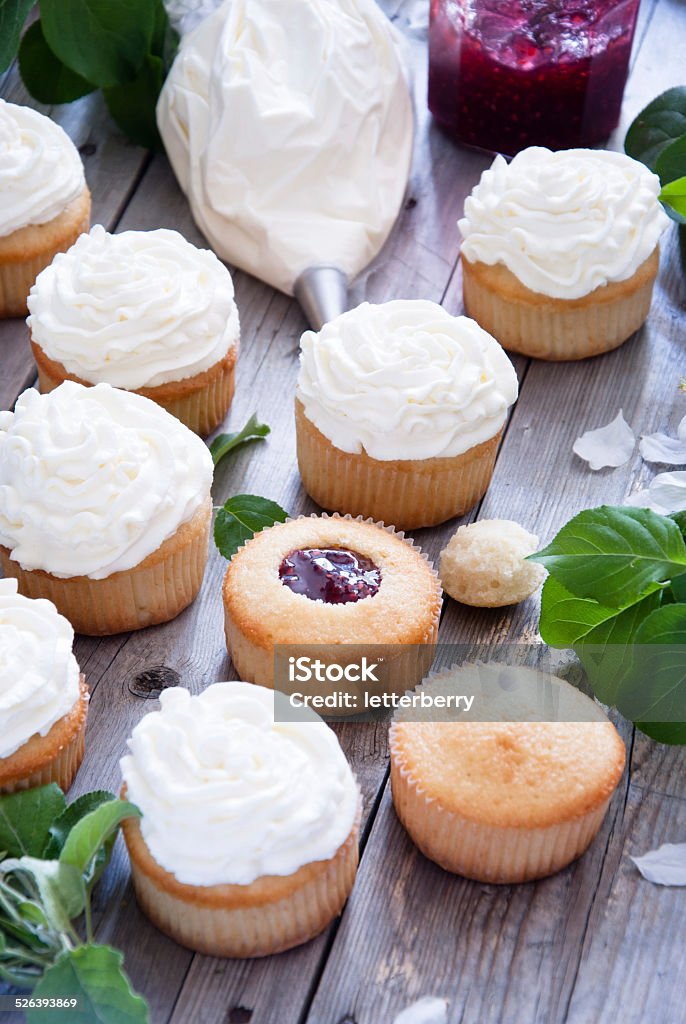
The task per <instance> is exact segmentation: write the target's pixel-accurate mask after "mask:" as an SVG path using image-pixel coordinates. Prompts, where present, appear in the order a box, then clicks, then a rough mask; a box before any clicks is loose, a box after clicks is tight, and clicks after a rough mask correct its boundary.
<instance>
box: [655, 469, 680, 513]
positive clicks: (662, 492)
mask: <svg viewBox="0 0 686 1024" xmlns="http://www.w3.org/2000/svg"><path fill="white" fill-rule="evenodd" d="M648 494H649V495H650V501H651V506H652V505H654V506H657V508H658V511H660V512H661V513H662V514H663V515H666V514H667V513H668V512H683V511H684V509H686V472H684V471H683V470H682V471H681V472H676V473H658V475H657V476H656V477H655V479H654V480H651V482H650V486H649V487H648Z"/></svg>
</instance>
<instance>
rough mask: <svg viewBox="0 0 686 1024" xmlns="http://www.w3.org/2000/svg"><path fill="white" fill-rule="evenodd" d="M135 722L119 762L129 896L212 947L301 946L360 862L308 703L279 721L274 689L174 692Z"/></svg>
mask: <svg viewBox="0 0 686 1024" xmlns="http://www.w3.org/2000/svg"><path fill="white" fill-rule="evenodd" d="M160 705H161V707H160V710H159V711H153V712H152V713H150V714H148V715H146V716H145V718H143V719H142V720H141V721H140V722H139V724H138V725H137V726H136V728H135V729H134V731H133V735H132V737H131V739H130V740H129V751H130V752H129V753H128V754H127V755H126V757H124V758H122V761H121V770H122V776H123V780H124V790H123V792H125V793H126V796H127V797H128V799H130V800H132V801H133V803H135V804H136V805H137V807H138V808H139V809H140V811H141V813H142V817H141V819H140V820H138V819H129V820H128V821H126V822H125V823H124V838H125V840H126V845H127V848H128V851H129V856H130V858H131V871H132V875H133V883H134V887H135V890H136V897H137V899H138V902H139V904H140V906H141V908H142V910H143V912H144V913H145V914H146V915H147V916H148V917H149V918H150V920H151V921H152V922H153V924H155V925H156V926H157V927H158V928H159V929H160V930H161V931H163V932H165V933H166V934H167V935H170V936H171V937H172V938H173V939H175V940H176V941H177V942H180V943H181V944H182V945H184V946H188V947H189V948H190V949H195V950H198V951H199V952H201V953H206V954H209V955H211V956H227V957H228V956H230V957H253V956H267V955H268V954H271V953H278V952H280V951H281V950H284V949H290V948H291V947H292V946H297V945H299V944H300V943H303V942H307V941H308V939H311V938H312V937H313V936H315V935H317V934H318V933H319V932H321V931H322V930H323V929H324V928H326V926H327V925H328V924H329V923H330V922H331V921H332V920H333V918H334V917H336V915H337V914H339V913H340V912H341V910H342V909H343V905H344V903H345V901H346V900H347V898H348V896H349V895H350V891H351V889H352V886H353V882H354V879H355V873H356V870H357V861H358V843H357V841H358V830H359V815H360V797H359V792H358V788H357V784H356V782H355V778H354V776H353V774H352V771H351V770H350V767H349V765H348V763H347V761H346V759H345V756H344V755H343V751H342V750H341V748H340V746H339V744H338V740H337V739H336V736H335V734H334V733H333V732H332V731H331V730H330V729H329V728H328V726H326V725H324V723H323V722H322V721H321V719H319V718H318V717H317V715H315V714H314V713H313V712H306V711H303V713H302V715H301V718H302V720H301V721H298V722H292V721H290V722H286V723H281V722H278V721H275V717H274V707H275V705H274V695H273V694H272V693H270V692H269V691H267V690H264V689H262V688H261V687H257V686H251V685H250V684H247V683H215V684H214V685H213V686H209V687H208V688H207V689H206V690H205V691H204V692H203V693H201V694H200V695H199V696H197V697H193V696H191V694H190V693H189V692H188V691H187V690H184V689H181V688H179V687H175V688H172V689H169V690H165V691H164V693H163V694H162V696H161V697H160Z"/></svg>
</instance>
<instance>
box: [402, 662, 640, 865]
mask: <svg viewBox="0 0 686 1024" xmlns="http://www.w3.org/2000/svg"><path fill="white" fill-rule="evenodd" d="M419 691H421V692H422V693H423V694H425V695H426V697H427V698H428V697H429V696H431V697H433V698H434V699H435V698H436V696H440V697H443V698H444V699H445V698H446V697H448V696H451V695H452V696H455V695H459V694H465V695H470V696H472V697H473V704H472V706H471V709H470V712H469V713H467V712H465V711H456V710H454V709H453V710H441V709H440V708H439V707H438V705H437V704H435V705H434V706H433V708H431V709H430V710H427V711H421V712H417V711H402V712H398V713H397V714H396V717H395V720H394V722H393V724H392V726H391V731H390V748H391V785H392V790H393V803H394V805H395V809H396V811H397V814H398V817H399V818H400V820H401V822H402V823H403V825H404V826H405V828H406V829H407V831H408V832H409V834H410V836H411V837H412V839H413V840H414V842H415V843H416V844H417V846H418V847H419V849H420V850H421V851H422V853H424V854H425V855H426V856H427V857H428V858H429V859H430V860H433V861H435V862H436V863H437V864H440V865H441V867H443V868H445V869H446V870H447V871H454V872H455V873H456V874H459V875H465V876H466V877H467V878H474V879H476V880H478V881H481V882H502V883H511V882H526V881H531V880H532V879H534V878H542V877H544V876H545V875H550V874H553V873H554V872H555V871H559V870H560V869H561V868H563V867H566V865H567V864H569V863H570V862H571V861H573V860H574V859H575V858H576V857H579V856H581V854H582V853H583V852H584V851H585V850H586V849H587V847H588V846H589V844H590V843H591V842H592V840H593V838H594V836H595V835H596V833H597V832H598V829H599V828H600V826H601V824H602V822H603V818H604V817H605V814H606V812H607V808H608V805H609V802H610V799H611V797H612V794H613V792H614V790H615V788H616V786H617V783H618V782H619V779H620V777H621V775H622V771H623V769H624V762H625V757H626V753H625V749H624V743H623V742H622V739H621V737H620V735H619V733H618V732H617V730H616V729H615V727H614V725H612V723H611V722H610V721H609V720H608V719H607V716H606V715H605V713H604V712H603V710H602V708H600V706H599V705H598V704H595V703H594V702H593V701H592V700H590V699H589V698H588V697H586V696H585V695H584V694H582V693H581V692H580V691H579V690H577V689H576V688H575V687H573V686H570V684H569V683H566V682H564V681H563V680H562V679H557V678H556V677H555V676H551V675H548V674H546V673H542V672H537V671H534V670H533V669H528V668H525V667H516V668H515V667H508V666H506V665H495V664H492V663H491V664H480V665H467V666H462V667H461V668H457V669H453V670H451V671H448V672H445V673H442V674H441V675H438V676H434V677H432V678H430V679H428V680H427V681H426V682H425V683H424V684H423V685H422V686H421V687H420V688H419ZM443 707H446V705H443ZM549 718H554V720H548V719H549ZM461 719H463V720H461ZM464 719H466V720H464Z"/></svg>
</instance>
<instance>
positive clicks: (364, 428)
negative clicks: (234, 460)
mask: <svg viewBox="0 0 686 1024" xmlns="http://www.w3.org/2000/svg"><path fill="white" fill-rule="evenodd" d="M516 397H517V377H516V374H515V371H514V368H513V366H512V363H511V362H510V360H509V359H508V357H507V356H506V355H505V353H504V352H503V350H502V348H501V347H500V345H499V344H498V342H497V341H496V340H495V339H494V338H492V337H491V336H490V335H488V334H487V333H486V332H485V331H483V330H482V329H481V328H480V327H479V325H478V324H476V323H475V322H474V321H473V320H469V319H468V318H467V317H463V316H462V317H455V316H451V315H450V313H448V312H447V311H446V310H445V309H443V308H442V307H441V306H438V305H437V304H436V303H434V302H425V301H421V300H406V301H401V300H397V301H394V302H386V303H383V304H381V305H370V304H369V303H366V302H365V303H363V304H362V305H361V306H358V308H357V309H353V310H351V311H350V312H348V313H343V314H342V316H339V317H336V319H335V320H332V321H331V322H330V323H328V324H326V325H325V326H324V327H323V328H322V330H321V331H319V333H315V332H314V331H307V332H306V333H305V334H304V335H303V337H302V341H301V355H300V374H299V377H298V388H297V393H296V403H295V405H296V408H295V423H296V434H297V448H298V466H299V469H300V475H301V477H302V481H303V486H304V488H305V490H306V491H307V493H308V494H309V495H310V497H311V498H313V499H314V500H315V501H316V502H317V504H318V505H321V506H322V508H325V509H330V510H332V511H334V512H342V513H348V514H350V515H353V516H356V515H361V516H369V517H371V518H372V519H375V520H376V521H377V522H384V523H393V525H394V526H396V527H397V528H398V529H401V530H411V529H415V528H418V527H423V526H435V525H437V524H438V523H442V522H444V521H445V520H446V519H451V518H452V517H453V516H457V515H463V514H464V513H465V512H467V511H468V510H469V509H470V508H472V507H473V506H474V505H475V504H476V502H477V501H478V500H479V499H480V498H481V497H482V496H483V495H484V493H485V492H486V489H487V488H488V485H489V483H490V481H491V477H492V475H493V469H494V466H495V459H496V454H497V451H498V444H499V442H500V438H501V436H502V430H503V427H504V424H505V420H506V418H507V413H508V409H509V407H510V406H511V405H512V403H513V402H514V401H515V399H516Z"/></svg>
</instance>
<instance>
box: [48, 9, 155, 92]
mask: <svg viewBox="0 0 686 1024" xmlns="http://www.w3.org/2000/svg"><path fill="white" fill-rule="evenodd" d="M155 6H156V0H116V2H115V0H41V4H40V11H41V19H42V21H43V32H44V33H45V38H46V40H47V43H48V46H49V47H50V49H51V50H52V51H53V53H54V54H55V55H56V56H57V57H59V59H60V60H61V61H62V63H63V64H66V65H67V67H68V68H71V70H72V71H75V72H76V73H77V74H78V75H81V76H82V77H83V78H86V79H88V81H89V82H93V83H94V84H95V85H98V86H101V87H102V88H108V87H112V86H117V85H121V84H122V83H124V82H129V81H131V79H133V78H135V76H136V75H137V73H138V71H139V70H140V68H141V65H142V64H143V61H144V60H145V57H146V55H147V54H148V52H149V50H150V45H151V42H152V36H153V29H154V26H155Z"/></svg>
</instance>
